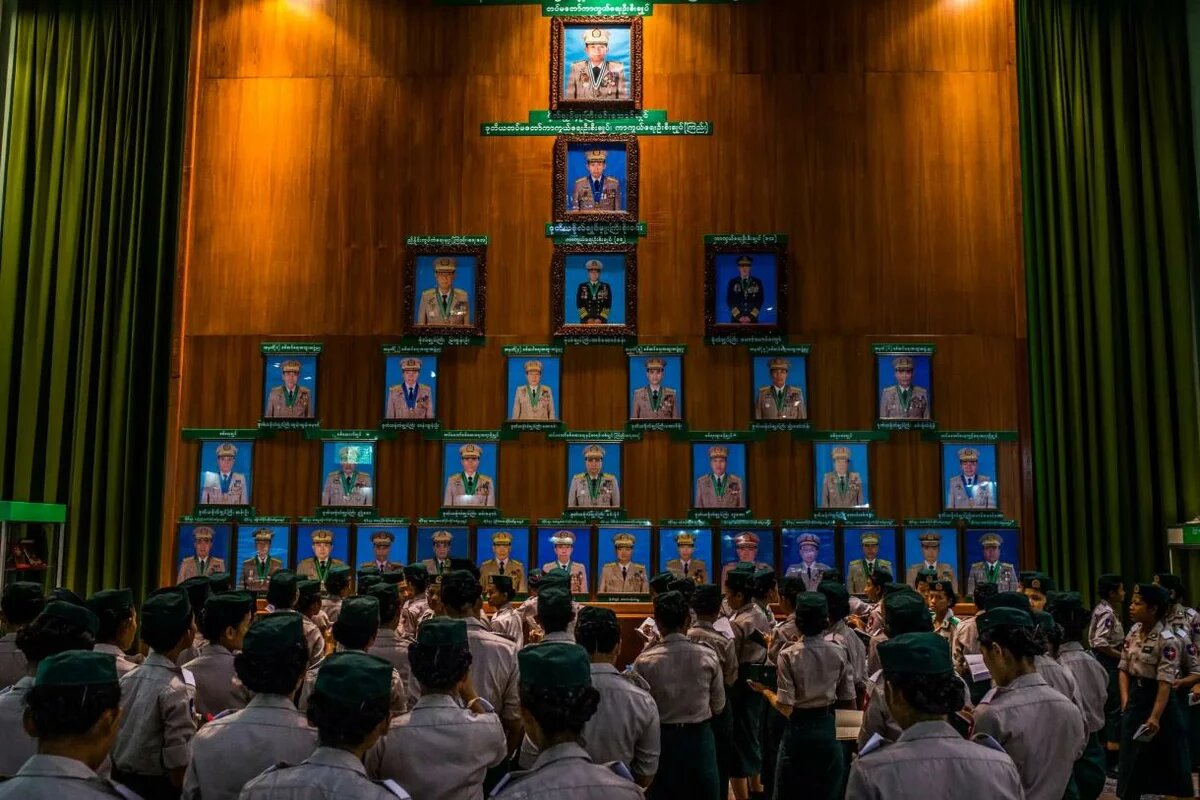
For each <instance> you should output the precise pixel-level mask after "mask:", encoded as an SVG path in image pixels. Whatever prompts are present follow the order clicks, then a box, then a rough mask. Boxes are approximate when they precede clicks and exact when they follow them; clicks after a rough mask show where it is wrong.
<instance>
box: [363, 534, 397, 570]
mask: <svg viewBox="0 0 1200 800" xmlns="http://www.w3.org/2000/svg"><path fill="white" fill-rule="evenodd" d="M359 541H360V542H361V541H362V540H361V539H360V540H359ZM395 543H396V534H394V533H392V532H391V531H375V532H374V533H372V534H371V552H372V558H371V560H370V561H362V560H361V555H360V556H359V558H360V561H359V564H358V568H359V569H360V570H362V569H366V568H367V567H374V568H375V569H377V570H379V574H380V575H383V574H386V573H388V572H400V571H401V570H403V569H404V563H403V562H402V561H393V560H392V545H394V544H395ZM359 546H360V547H361V546H362V545H361V544H360V545H359Z"/></svg>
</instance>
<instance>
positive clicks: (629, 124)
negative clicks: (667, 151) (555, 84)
mask: <svg viewBox="0 0 1200 800" xmlns="http://www.w3.org/2000/svg"><path fill="white" fill-rule="evenodd" d="M479 133H480V135H481V136H559V135H560V134H569V133H583V134H591V135H605V134H616V135H631V136H712V133H713V124H712V122H709V121H707V120H678V121H676V122H670V121H668V120H667V112H666V111H642V112H640V113H638V112H631V113H621V114H614V113H612V112H608V113H605V112H598V113H594V114H588V113H587V112H572V113H566V114H564V113H558V114H555V113H553V112H550V111H530V112H529V121H528V122H484V123H482V124H481V125H480V126H479Z"/></svg>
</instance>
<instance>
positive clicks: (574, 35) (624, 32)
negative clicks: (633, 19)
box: [562, 25, 632, 99]
mask: <svg viewBox="0 0 1200 800" xmlns="http://www.w3.org/2000/svg"><path fill="white" fill-rule="evenodd" d="M597 27H599V28H600V29H601V30H604V31H608V54H607V55H606V56H605V60H606V61H620V62H621V66H623V67H625V80H626V82H627V84H626V85H628V81H629V79H630V77H631V75H632V67H631V66H630V63H629V39H630V36H629V26H628V25H564V26H563V75H562V83H563V92H564V94H565V92H566V89H567V85H568V83H569V82H570V80H569V79H570V77H571V65H572V64H574V63H575V62H576V61H584V60H586V59H587V46H586V45H585V44H584V43H583V37H584V35H585V34H587V33H588V31H591V30H593V29H595V28H597ZM622 99H624V98H622Z"/></svg>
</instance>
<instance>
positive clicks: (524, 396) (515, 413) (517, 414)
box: [510, 360, 558, 420]
mask: <svg viewBox="0 0 1200 800" xmlns="http://www.w3.org/2000/svg"><path fill="white" fill-rule="evenodd" d="M525 384H526V385H525V386H519V387H517V391H516V392H515V393H514V394H513V405H512V417H510V419H514V420H519V419H549V420H555V419H558V415H557V414H555V413H554V393H553V392H552V391H551V390H550V387H549V386H544V385H542V362H540V361H536V360H534V361H526V362H525Z"/></svg>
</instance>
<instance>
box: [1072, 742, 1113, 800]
mask: <svg viewBox="0 0 1200 800" xmlns="http://www.w3.org/2000/svg"><path fill="white" fill-rule="evenodd" d="M1106 763H1107V762H1106V760H1105V756H1104V745H1102V744H1100V734H1099V733H1093V734H1091V735H1090V736H1088V740H1087V745H1086V746H1085V747H1084V748H1083V755H1081V756H1080V757H1079V760H1078V761H1076V762H1075V767H1074V768H1073V769H1072V771H1071V778H1072V780H1073V782H1074V783H1075V789H1076V793H1075V795H1074V796H1075V797H1078V798H1079V800H1096V798H1097V797H1099V796H1100V792H1102V791H1104V778H1105V766H1106ZM1067 788H1068V790H1069V789H1070V787H1067Z"/></svg>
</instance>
